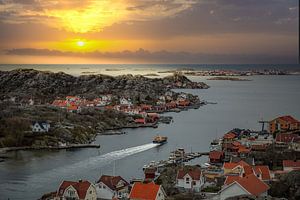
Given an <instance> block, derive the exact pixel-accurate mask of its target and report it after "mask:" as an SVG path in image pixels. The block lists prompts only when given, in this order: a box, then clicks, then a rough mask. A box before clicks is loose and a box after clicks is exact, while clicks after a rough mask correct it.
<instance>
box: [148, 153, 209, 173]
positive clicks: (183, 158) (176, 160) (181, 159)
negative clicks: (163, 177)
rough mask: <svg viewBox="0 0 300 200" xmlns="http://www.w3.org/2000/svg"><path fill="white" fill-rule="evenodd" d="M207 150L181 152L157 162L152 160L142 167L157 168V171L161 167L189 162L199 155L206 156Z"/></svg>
mask: <svg viewBox="0 0 300 200" xmlns="http://www.w3.org/2000/svg"><path fill="white" fill-rule="evenodd" d="M175 152H176V151H173V152H171V155H175V154H174V153H175ZM208 155H209V152H190V153H185V152H184V153H183V154H182V155H180V156H174V157H172V156H170V157H169V159H168V160H161V161H158V162H155V161H152V162H150V163H149V164H148V165H145V166H144V167H143V169H146V168H157V170H158V171H160V170H161V169H163V168H165V167H168V166H172V165H180V164H183V163H186V162H189V161H191V160H193V159H196V158H200V157H201V156H208Z"/></svg>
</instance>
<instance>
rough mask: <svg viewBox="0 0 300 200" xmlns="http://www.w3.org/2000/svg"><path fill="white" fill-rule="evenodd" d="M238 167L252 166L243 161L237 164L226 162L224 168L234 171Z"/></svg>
mask: <svg viewBox="0 0 300 200" xmlns="http://www.w3.org/2000/svg"><path fill="white" fill-rule="evenodd" d="M237 166H241V167H243V168H244V167H245V166H250V165H249V164H248V163H246V162H245V161H243V160H241V161H239V162H237V163H234V162H225V163H224V165H223V168H225V169H234V168H236V167H237Z"/></svg>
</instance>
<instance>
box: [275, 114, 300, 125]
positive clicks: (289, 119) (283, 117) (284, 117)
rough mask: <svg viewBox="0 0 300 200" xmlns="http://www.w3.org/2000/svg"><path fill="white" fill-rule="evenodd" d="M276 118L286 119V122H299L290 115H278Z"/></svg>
mask: <svg viewBox="0 0 300 200" xmlns="http://www.w3.org/2000/svg"><path fill="white" fill-rule="evenodd" d="M276 119H281V120H283V121H286V122H288V123H292V124H293V123H300V122H299V121H298V120H297V119H295V118H294V117H292V116H290V115H285V116H281V117H278V118H276Z"/></svg>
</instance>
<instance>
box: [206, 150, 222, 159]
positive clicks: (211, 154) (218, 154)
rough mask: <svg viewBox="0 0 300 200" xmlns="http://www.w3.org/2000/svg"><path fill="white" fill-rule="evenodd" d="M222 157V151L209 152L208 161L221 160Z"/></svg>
mask: <svg viewBox="0 0 300 200" xmlns="http://www.w3.org/2000/svg"><path fill="white" fill-rule="evenodd" d="M223 155H224V152H223V151H211V152H209V158H210V159H221V158H222V156H223Z"/></svg>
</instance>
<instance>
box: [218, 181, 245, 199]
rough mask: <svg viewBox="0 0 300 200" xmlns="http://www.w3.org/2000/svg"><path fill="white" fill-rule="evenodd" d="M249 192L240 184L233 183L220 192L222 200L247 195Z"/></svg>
mask: <svg viewBox="0 0 300 200" xmlns="http://www.w3.org/2000/svg"><path fill="white" fill-rule="evenodd" d="M247 194H249V193H248V192H247V191H245V190H244V189H243V188H242V187H240V186H239V185H238V184H232V185H230V186H229V187H227V188H226V189H224V190H223V191H221V193H220V200H225V199H226V198H228V197H234V196H239V195H247Z"/></svg>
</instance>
